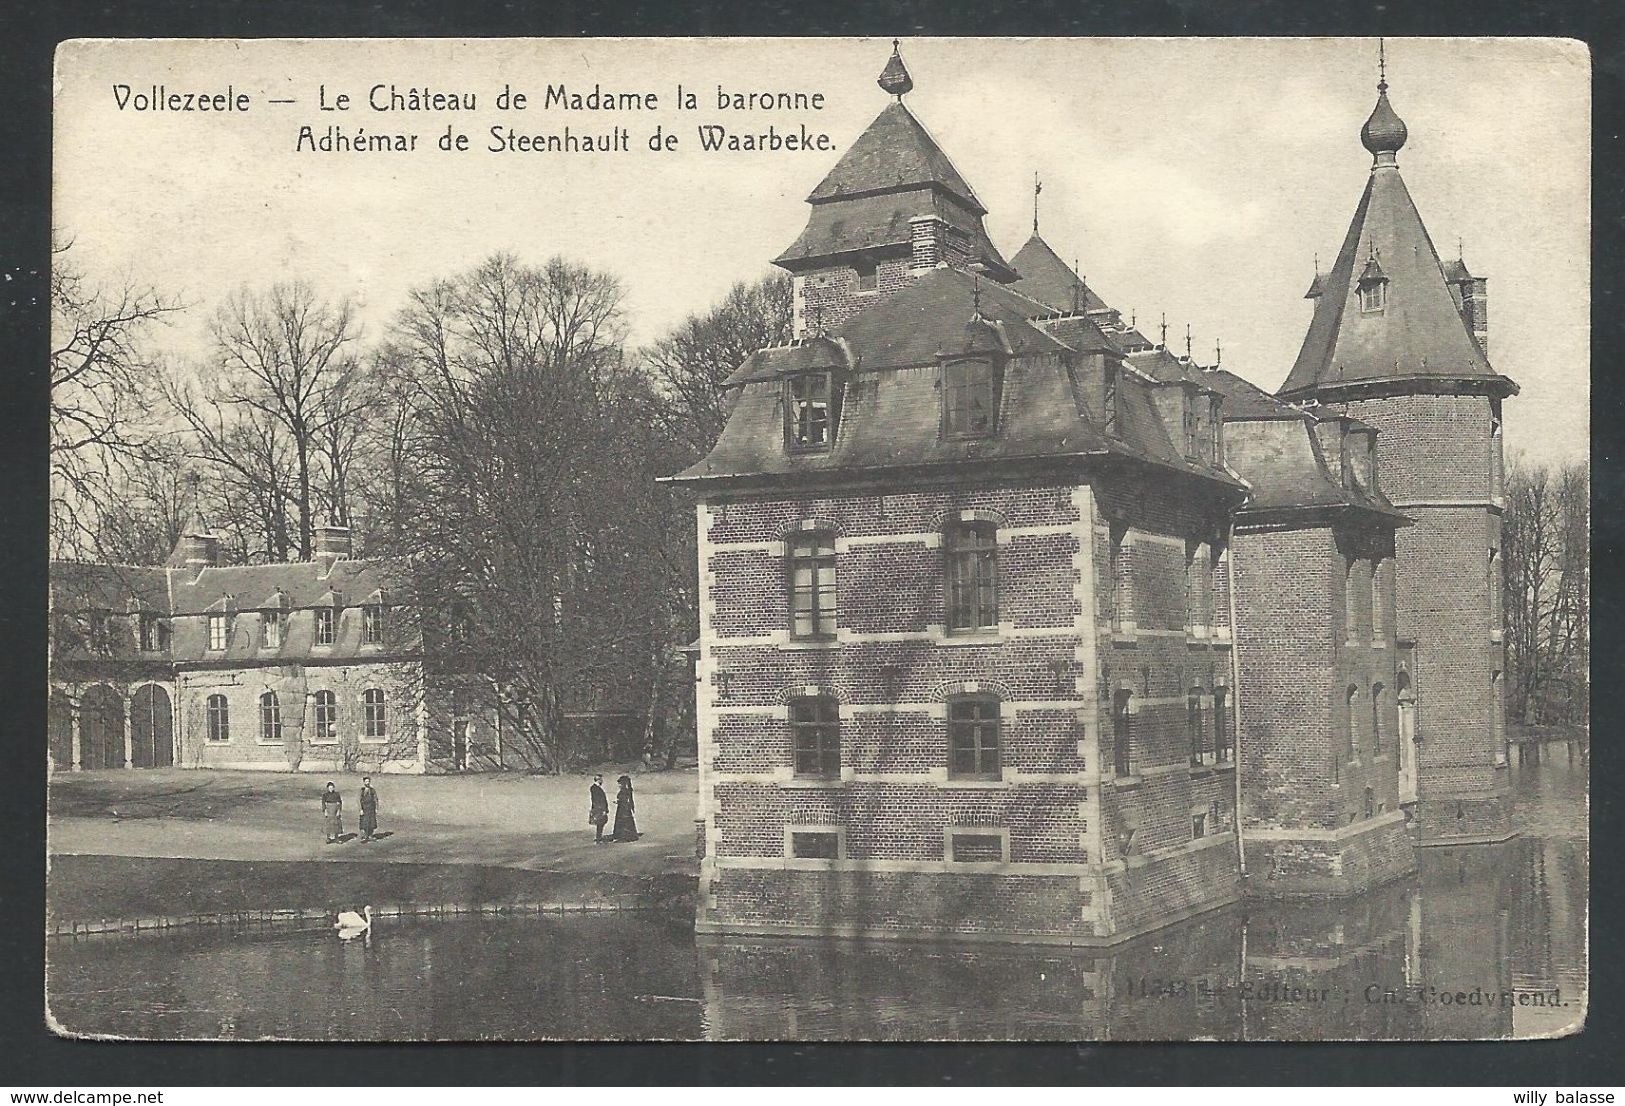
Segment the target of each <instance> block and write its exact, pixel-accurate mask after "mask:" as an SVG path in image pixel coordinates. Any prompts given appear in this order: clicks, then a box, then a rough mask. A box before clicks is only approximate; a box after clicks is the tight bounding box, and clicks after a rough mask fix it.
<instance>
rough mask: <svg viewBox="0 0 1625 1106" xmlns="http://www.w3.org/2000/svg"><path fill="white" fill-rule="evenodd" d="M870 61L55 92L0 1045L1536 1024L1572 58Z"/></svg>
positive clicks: (351, 60)
mask: <svg viewBox="0 0 1625 1106" xmlns="http://www.w3.org/2000/svg"><path fill="white" fill-rule="evenodd" d="M904 32H905V28H902V27H900V28H899V30H898V34H897V37H895V38H893V37H891V36H887V37H869V38H833V37H832V38H778V39H768V38H725V37H717V38H689V39H642V38H578V39H563V38H556V39H495V38H492V39H466V40H457V39H428V38H421V39H406V38H380V39H368V40H361V39H275V38H259V39H247V38H245V39H235V40H228V39H205V38H199V39H191V40H178V39H89V38H87V39H76V40H72V41H66V42H63V43H61V44H60V46H59V47H58V48H57V52H56V58H55V81H54V89H53V91H54V97H53V111H52V124H51V126H52V132H51V133H52V146H53V161H52V166H51V180H52V214H51V242H52V245H51V254H52V256H51V271H50V283H49V295H50V319H51V342H50V350H51V354H50V413H49V420H50V430H49V450H50V454H49V466H50V501H49V510H50V516H49V539H50V568H49V634H48V638H49V687H48V696H49V700H48V701H49V707H48V711H47V713H46V721H47V726H46V728H45V731H44V732H40V733H31V732H14V733H13V734H12V735H11V738H12V740H13V741H14V742H16V743H18V744H19V745H20V746H22V747H23V748H24V750H25V755H27V756H30V757H33V758H34V759H35V760H37V761H45V762H48V765H49V769H48V771H49V777H48V796H47V819H46V833H47V857H46V861H47V864H48V873H47V880H46V889H45V911H44V917H43V918H42V919H39V920H38V924H42V925H43V927H44V944H45V959H46V978H45V980H44V990H45V1016H46V1021H47V1024H48V1026H49V1029H50V1031H52V1032H54V1033H55V1034H58V1035H60V1036H63V1037H69V1038H79V1039H92V1040H107V1039H110V1040H134V1041H239V1042H253V1041H311V1042H340V1041H385V1042H425V1041H527V1042H528V1041H602V1040H607V1041H663V1042H664V1041H675V1042H733V1041H768V1042H778V1041H782V1042H814V1041H839V1042H870V1041H886V1042H921V1041H938V1042H941V1041H951V1042H1024V1041H1051V1042H1141V1041H1215V1042H1240V1041H1411V1042H1417V1041H1461V1040H1472V1041H1505V1042H1508V1044H1507V1047H1508V1048H1512V1049H1516V1048H1519V1047H1530V1046H1525V1045H1521V1044H1519V1043H1518V1042H1523V1041H1527V1040H1530V1039H1537V1038H1558V1037H1565V1036H1570V1035H1573V1034H1576V1033H1580V1032H1581V1031H1582V1030H1583V1029H1584V1028H1585V1024H1586V1020H1587V1011H1588V1002H1589V998H1590V996H1589V994H1588V979H1589V945H1588V941H1589V938H1588V913H1589V900H1590V867H1589V854H1588V819H1589V813H1590V812H1589V795H1590V788H1589V774H1590V752H1591V743H1590V690H1591V686H1590V664H1591V661H1590V596H1591V581H1590V546H1591V515H1590V507H1591V502H1592V490H1591V479H1590V468H1589V456H1590V433H1591V426H1590V379H1591V372H1590V360H1591V345H1590V327H1591V269H1590V265H1591V236H1592V226H1591V188H1592V174H1591V156H1592V154H1591V148H1592V147H1591V143H1592V126H1593V124H1592V112H1591V88H1592V85H1591V80H1592V70H1591V67H1592V59H1591V55H1590V52H1589V51H1588V48H1587V47H1586V45H1585V44H1583V43H1580V42H1576V41H1573V40H1568V39H1558V38H1412V37H1388V38H1381V39H1379V38H1376V37H1369V38H1366V37H1360V38H1353V37H1349V38H1276V39H1261V38H976V37H966V38H939V37H929V36H915V37H910V36H909V35H908V34H906V33H904ZM44 693H45V689H42V694H44ZM28 743H33V751H32V752H27V751H26V747H27V745H28ZM29 924H30V925H33V924H36V923H35V922H32V921H31V922H30V923H29Z"/></svg>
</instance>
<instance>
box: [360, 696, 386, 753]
mask: <svg viewBox="0 0 1625 1106" xmlns="http://www.w3.org/2000/svg"><path fill="white" fill-rule="evenodd" d="M385 707H386V704H385V701H384V692H383V689H382V688H377V687H369V688H368V689H367V690H366V691H363V692H362V693H361V737H362V740H364V741H383V740H385V739H386V738H388V737H389V722H388V711H387V710H386V709H385Z"/></svg>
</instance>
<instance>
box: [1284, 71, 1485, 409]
mask: <svg viewBox="0 0 1625 1106" xmlns="http://www.w3.org/2000/svg"><path fill="white" fill-rule="evenodd" d="M1384 77H1385V78H1386V73H1385V74H1384ZM1408 137H1409V132H1408V130H1407V129H1406V127H1405V124H1404V122H1403V121H1402V120H1401V119H1400V118H1399V115H1398V113H1396V112H1395V111H1394V108H1393V106H1392V105H1391V104H1390V103H1389V102H1388V82H1387V80H1386V79H1383V80H1381V81H1379V83H1378V85H1377V105H1376V107H1375V109H1373V111H1372V112H1371V117H1370V118H1369V119H1368V120H1366V123H1365V126H1364V127H1362V128H1361V131H1360V140H1361V143H1362V144H1363V145H1364V146H1365V148H1366V149H1367V150H1369V151H1370V152H1371V155H1372V165H1371V176H1370V178H1369V179H1368V180H1367V181H1366V186H1365V192H1364V194H1363V195H1362V196H1361V197H1360V203H1359V206H1358V207H1357V208H1355V211H1354V220H1353V222H1351V223H1350V224H1349V229H1348V234H1347V235H1346V236H1345V237H1344V239H1343V245H1342V248H1341V249H1339V250H1338V252H1337V260H1336V262H1335V263H1334V264H1333V265H1332V267H1331V270H1330V271H1329V272H1327V273H1326V274H1325V276H1324V278H1323V279H1317V286H1318V288H1319V291H1320V293H1321V294H1320V295H1319V296H1318V297H1316V298H1315V313H1314V318H1313V319H1312V320H1311V322H1310V324H1309V332H1308V334H1306V335H1305V336H1304V340H1303V348H1302V349H1301V350H1299V352H1298V359H1297V361H1296V362H1295V363H1294V364H1293V366H1292V371H1291V372H1290V373H1289V374H1288V375H1287V378H1286V382H1285V383H1284V384H1282V385H1281V388H1280V390H1279V392H1278V393H1277V394H1279V395H1281V396H1282V397H1285V398H1288V399H1298V398H1308V397H1309V396H1310V395H1312V394H1314V393H1316V392H1318V391H1322V390H1325V389H1337V388H1339V387H1341V386H1344V385H1350V384H1365V385H1378V384H1386V385H1391V386H1397V387H1401V388H1403V387H1405V386H1407V385H1414V386H1419V387H1430V388H1436V387H1440V386H1445V385H1448V384H1456V385H1466V386H1468V387H1472V388H1475V389H1480V390H1490V391H1494V392H1496V393H1499V394H1511V393H1514V392H1516V391H1517V385H1516V384H1514V383H1513V382H1512V381H1511V380H1509V379H1508V378H1506V377H1504V376H1501V375H1500V374H1499V373H1497V372H1496V371H1495V369H1494V368H1492V367H1491V365H1490V363H1489V359H1488V358H1487V357H1486V356H1485V354H1484V351H1483V349H1481V348H1480V346H1479V344H1478V341H1477V340H1476V339H1475V338H1474V337H1473V334H1472V332H1471V330H1469V329H1468V324H1467V323H1466V321H1465V320H1464V319H1463V318H1462V316H1461V312H1460V310H1459V309H1458V308H1457V306H1456V302H1455V300H1454V298H1453V297H1452V296H1451V294H1450V286H1449V283H1448V280H1447V277H1446V273H1445V269H1444V266H1443V264H1442V263H1441V262H1440V260H1439V255H1438V252H1437V251H1436V250H1435V249H1434V248H1433V240H1432V239H1431V238H1430V237H1429V236H1428V232H1427V228H1426V227H1425V226H1423V224H1422V217H1421V215H1420V214H1419V213H1418V212H1417V210H1416V204H1415V203H1414V202H1413V201H1412V200H1411V194H1410V192H1409V190H1407V189H1406V187H1405V181H1404V178H1402V177H1401V176H1400V173H1399V164H1398V160H1397V157H1396V155H1397V154H1398V152H1399V150H1400V148H1401V147H1403V146H1404V145H1405V141H1406V139H1407V138H1408ZM1362 278H1364V279H1363V281H1362ZM1374 278H1380V279H1381V280H1382V282H1383V283H1384V285H1385V287H1384V288H1383V290H1382V293H1383V294H1382V296H1381V306H1380V307H1378V308H1376V309H1372V310H1362V303H1361V295H1360V293H1361V285H1362V283H1364V284H1365V285H1367V286H1369V285H1370V284H1371V283H1372V282H1373V279H1374ZM1315 291H1316V289H1315V288H1311V290H1310V294H1311V295H1314V292H1315Z"/></svg>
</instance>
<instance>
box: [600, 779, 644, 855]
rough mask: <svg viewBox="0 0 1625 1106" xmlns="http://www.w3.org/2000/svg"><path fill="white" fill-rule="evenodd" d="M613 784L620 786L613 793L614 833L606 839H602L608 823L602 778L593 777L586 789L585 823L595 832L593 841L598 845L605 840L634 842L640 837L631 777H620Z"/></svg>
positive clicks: (606, 797) (607, 800)
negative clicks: (590, 784) (635, 815)
mask: <svg viewBox="0 0 1625 1106" xmlns="http://www.w3.org/2000/svg"><path fill="white" fill-rule="evenodd" d="M615 782H616V783H618V784H620V790H619V791H617V792H616V793H615V832H614V833H613V834H611V835H610V836H609V837H608V838H607V839H606V838H605V837H604V826H605V825H607V824H608V822H609V796H608V795H606V794H604V777H603V776H594V777H593V778H592V786H591V787H590V788H588V789H587V799H588V804H589V805H588V808H587V823H588V825H590V826H592V828H593V830H594V831H595V834H596V836H594V838H593V840H594V841H595V842H597V843H598V844H603V842H604V841H605V840H609V841H636V840H637V839H638V837H639V836H640V835H639V833H638V823H637V819H636V818H635V817H634V811H635V809H636V807H635V804H634V802H633V799H632V777H631V776H622V777H621V778H620V779H618V780H616V781H615Z"/></svg>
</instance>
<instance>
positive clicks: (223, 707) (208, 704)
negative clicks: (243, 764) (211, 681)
mask: <svg viewBox="0 0 1625 1106" xmlns="http://www.w3.org/2000/svg"><path fill="white" fill-rule="evenodd" d="M216 701H218V702H219V704H220V709H219V712H218V717H219V720H220V721H219V725H218V727H217V726H216V723H215V718H216V717H217V715H216V711H215V703H216ZM203 721H204V726H203V737H204V740H205V741H206V742H207V743H208V744H210V745H230V744H231V700H229V699H227V698H226V697H225V696H224V695H222V694H221V693H220V692H218V691H217V692H215V693H214V694H212V695H210V696H209V697H208V698H206V699H204V700H203Z"/></svg>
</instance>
